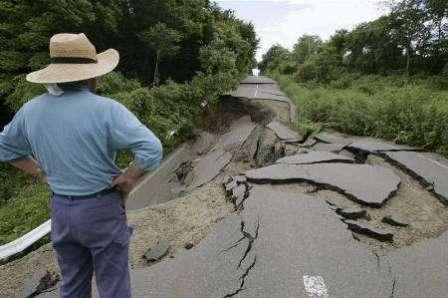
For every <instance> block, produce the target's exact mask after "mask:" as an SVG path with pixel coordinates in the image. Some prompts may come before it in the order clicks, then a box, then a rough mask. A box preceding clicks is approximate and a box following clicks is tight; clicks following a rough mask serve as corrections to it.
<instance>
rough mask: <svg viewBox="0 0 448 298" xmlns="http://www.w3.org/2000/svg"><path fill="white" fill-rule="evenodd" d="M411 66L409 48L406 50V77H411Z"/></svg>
mask: <svg viewBox="0 0 448 298" xmlns="http://www.w3.org/2000/svg"><path fill="white" fill-rule="evenodd" d="M410 64H411V47H410V46H408V47H407V49H406V75H407V76H409V67H410Z"/></svg>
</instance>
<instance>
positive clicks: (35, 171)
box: [10, 156, 48, 184]
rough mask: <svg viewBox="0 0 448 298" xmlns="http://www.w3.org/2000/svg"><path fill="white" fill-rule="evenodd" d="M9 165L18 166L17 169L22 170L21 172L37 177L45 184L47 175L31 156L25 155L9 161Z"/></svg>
mask: <svg viewBox="0 0 448 298" xmlns="http://www.w3.org/2000/svg"><path fill="white" fill-rule="evenodd" d="M10 163H11V165H13V166H14V167H16V168H18V169H19V170H22V171H23V172H25V173H27V174H29V175H32V176H34V177H36V178H37V179H39V180H40V181H41V182H43V183H45V184H47V183H48V181H47V175H46V174H45V172H44V171H42V169H41V168H40V166H39V164H38V163H37V161H36V160H34V158H32V157H31V156H27V157H24V158H21V159H18V160H14V161H11V162H10Z"/></svg>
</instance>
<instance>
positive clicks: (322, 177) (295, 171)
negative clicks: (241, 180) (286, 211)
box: [246, 163, 401, 208]
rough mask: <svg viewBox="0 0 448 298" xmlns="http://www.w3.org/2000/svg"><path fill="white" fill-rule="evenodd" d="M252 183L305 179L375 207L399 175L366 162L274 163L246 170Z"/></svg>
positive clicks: (392, 189) (391, 192)
mask: <svg viewBox="0 0 448 298" xmlns="http://www.w3.org/2000/svg"><path fill="white" fill-rule="evenodd" d="M246 177H247V180H248V181H250V182H255V183H269V182H276V183H282V182H283V183H288V182H294V181H298V182H303V181H305V182H309V183H313V184H317V185H319V186H322V187H324V188H328V189H333V190H336V191H338V192H340V193H342V194H344V195H346V196H347V197H348V198H350V199H351V200H353V201H355V202H358V203H360V204H363V205H367V206H371V207H375V208H379V207H381V206H382V205H383V204H384V203H385V202H386V201H387V200H388V199H389V198H390V197H392V196H393V195H394V194H395V192H396V191H397V190H398V187H399V185H400V181H401V180H400V177H398V176H397V175H396V174H395V173H394V172H393V171H392V170H390V169H387V168H384V167H381V166H372V165H367V164H346V163H319V164H311V165H291V164H275V165H271V166H268V167H264V168H260V169H254V170H250V171H247V172H246Z"/></svg>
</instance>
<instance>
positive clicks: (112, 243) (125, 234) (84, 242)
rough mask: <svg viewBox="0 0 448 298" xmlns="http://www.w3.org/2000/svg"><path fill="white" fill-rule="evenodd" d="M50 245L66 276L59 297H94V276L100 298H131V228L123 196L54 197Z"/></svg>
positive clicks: (116, 193)
mask: <svg viewBox="0 0 448 298" xmlns="http://www.w3.org/2000/svg"><path fill="white" fill-rule="evenodd" d="M51 219H52V221H51V239H52V243H53V247H54V249H55V251H56V253H57V256H58V263H59V267H60V269H61V274H62V286H61V293H60V294H61V297H62V298H69V297H70V298H75V297H76V298H84V297H89V298H90V297H91V294H92V276H93V273H95V278H96V284H97V287H98V293H99V295H100V297H101V298H112V297H117V298H118V297H119V298H127V297H131V285H130V276H129V267H128V256H129V240H130V237H131V235H132V228H130V227H128V225H127V220H126V211H125V206H124V202H123V199H122V196H121V194H120V193H119V192H118V191H117V192H113V193H109V194H106V195H98V196H93V197H89V198H71V197H60V196H57V195H54V196H53V198H52V200H51Z"/></svg>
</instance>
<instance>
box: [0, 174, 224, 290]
mask: <svg viewBox="0 0 448 298" xmlns="http://www.w3.org/2000/svg"><path fill="white" fill-rule="evenodd" d="M218 181H220V180H218ZM232 212H233V204H232V203H230V202H229V201H228V200H227V199H226V198H225V194H224V189H223V187H222V185H221V183H219V182H212V183H209V184H207V185H205V186H204V187H201V188H198V189H197V190H196V191H194V192H193V193H191V194H189V195H187V196H185V197H181V198H179V199H176V200H172V201H170V202H167V203H164V204H160V205H156V206H152V207H146V208H143V209H139V210H135V211H131V212H128V222H129V225H130V226H131V227H133V228H134V235H133V237H132V239H131V257H130V263H131V266H132V267H142V266H148V265H150V264H147V262H146V261H145V260H144V259H143V258H142V256H143V254H144V253H145V252H146V250H147V249H148V248H150V247H152V246H153V245H155V244H156V243H157V241H158V240H160V239H165V240H167V241H168V242H169V243H170V245H171V248H170V251H169V254H168V256H167V257H170V256H173V255H174V254H175V253H176V251H178V250H179V249H184V246H185V245H187V244H193V246H194V245H196V244H198V243H199V242H200V241H201V240H202V239H203V238H204V237H205V236H206V235H207V233H208V232H209V231H210V229H211V228H212V227H213V225H214V224H215V223H216V222H218V221H219V220H220V219H222V218H224V217H226V216H227V215H229V214H230V213H232ZM47 270H49V271H55V272H59V269H58V266H57V259H56V256H55V253H54V251H53V249H52V247H51V244H47V245H44V246H42V247H41V248H39V249H38V250H36V251H34V252H31V253H30V254H28V255H27V256H25V257H23V258H21V259H18V260H15V261H12V262H10V263H8V264H5V265H3V266H1V267H0V297H23V294H22V293H23V288H24V287H25V283H26V280H27V279H30V278H31V277H32V275H33V273H35V272H42V275H43V274H45V272H46V271H47Z"/></svg>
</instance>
